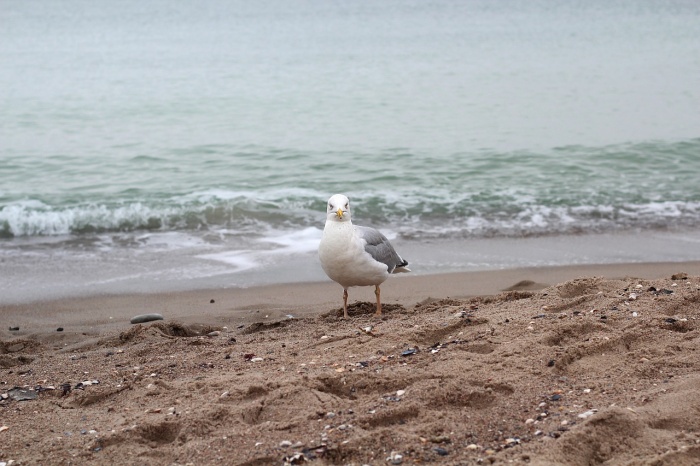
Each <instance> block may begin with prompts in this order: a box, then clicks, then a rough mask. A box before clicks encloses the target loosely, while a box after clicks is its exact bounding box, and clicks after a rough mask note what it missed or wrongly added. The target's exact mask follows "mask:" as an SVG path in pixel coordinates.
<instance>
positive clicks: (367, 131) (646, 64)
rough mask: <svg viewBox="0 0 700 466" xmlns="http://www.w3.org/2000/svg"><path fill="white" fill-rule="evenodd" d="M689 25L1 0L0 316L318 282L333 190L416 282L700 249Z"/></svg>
mask: <svg viewBox="0 0 700 466" xmlns="http://www.w3.org/2000/svg"><path fill="white" fill-rule="evenodd" d="M699 21H700V3H698V2H695V1H682V0H676V1H667V2H656V1H590V2H548V1H532V2H521V1H503V2H492V1H486V0H484V1H468V2H452V1H447V0H442V1H382V2H330V1H320V0H310V1H305V2H284V1H267V2H244V1H224V0H211V1H207V2H202V3H201V4H198V3H194V2H173V1H153V2H136V1H125V2H108V1H82V0H57V1H55V2H49V3H46V2H39V1H25V2H3V3H2V8H0V24H2V25H3V26H2V28H0V63H2V66H1V67H0V302H15V301H22V300H28V299H42V298H48V297H56V296H63V295H72V294H85V293H94V292H101V293H102V292H129V291H157V290H165V289H181V288H185V287H200V286H215V287H218V286H248V285H254V284H260V283H270V282H283V281H299V280H321V279H324V276H323V273H322V271H320V267H319V266H318V263H317V259H316V255H315V251H316V246H317V243H318V240H319V238H320V232H321V229H322V228H323V222H324V218H325V215H324V211H325V202H326V200H327V198H328V197H329V196H330V195H332V194H334V193H336V192H343V193H345V194H347V195H348V196H350V198H351V202H352V207H353V214H354V219H355V221H356V222H357V223H360V224H365V225H372V226H375V227H378V228H380V229H381V230H383V231H384V232H385V233H387V235H388V236H389V237H390V238H392V239H393V241H395V242H396V245H397V247H399V246H400V248H401V252H402V254H403V255H404V256H406V257H407V258H408V259H409V262H411V263H412V269H413V270H414V271H416V272H417V273H433V272H439V271H448V270H449V271H451V270H473V269H483V268H501V267H512V266H528V265H546V264H558V263H572V262H574V263H577V262H590V261H597V262H615V261H639V260H689V259H698V258H700V247H697V246H698V244H697V243H698V240H697V238H698V236H700V235H698V232H699V231H700V33H698V28H697V25H698V24H699ZM591 238H593V239H591ZM640 241H641V242H640ZM562 242H563V243H562ZM557 244H565V245H566V246H564V247H557V246H556V245H557ZM548 245H550V246H552V247H549V248H548V247H547V246H548ZM404 251H407V252H408V253H406V252H404ZM485 251H486V252H485ZM505 251H507V252H505ZM532 251H537V253H536V254H534V253H532ZM409 253H410V254H413V255H412V257H411V256H409ZM416 259H417V260H416Z"/></svg>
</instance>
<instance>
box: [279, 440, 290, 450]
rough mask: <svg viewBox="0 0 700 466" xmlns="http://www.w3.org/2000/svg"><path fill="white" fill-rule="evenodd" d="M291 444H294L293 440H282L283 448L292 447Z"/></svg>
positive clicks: (281, 445)
mask: <svg viewBox="0 0 700 466" xmlns="http://www.w3.org/2000/svg"><path fill="white" fill-rule="evenodd" d="M291 446H292V442H290V441H289V440H282V441H281V442H280V447H281V448H288V447H291Z"/></svg>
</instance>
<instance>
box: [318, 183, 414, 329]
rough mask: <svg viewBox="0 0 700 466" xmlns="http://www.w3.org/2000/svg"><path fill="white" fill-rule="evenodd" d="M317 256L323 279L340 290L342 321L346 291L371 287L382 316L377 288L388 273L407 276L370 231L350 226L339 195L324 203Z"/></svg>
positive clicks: (401, 263)
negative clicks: (324, 212)
mask: <svg viewBox="0 0 700 466" xmlns="http://www.w3.org/2000/svg"><path fill="white" fill-rule="evenodd" d="M318 256H319V258H320V259H321V267H323V271H324V272H326V275H328V277H329V278H330V279H331V280H333V281H334V282H337V283H338V284H340V286H342V287H343V317H344V318H345V319H347V318H348V288H349V287H351V286H372V285H374V294H375V295H376V296H377V312H376V313H375V316H381V315H382V303H381V299H380V290H379V285H381V284H382V283H384V281H385V280H386V279H387V278H389V275H390V274H392V273H399V272H410V271H411V270H410V269H409V268H408V267H407V265H408V262H406V261H405V260H403V259H402V258H401V256H399V255H398V254H397V253H396V251H395V250H394V248H393V247H392V246H391V243H389V240H388V239H386V236H384V235H383V234H381V233H380V232H379V231H377V230H375V229H374V228H369V227H361V226H356V225H353V224H352V219H351V216H350V200H349V199H348V198H347V196H345V195H343V194H334V195H333V196H331V198H330V199H328V208H327V210H326V226H325V227H324V229H323V236H322V237H321V243H320V244H319V245H318Z"/></svg>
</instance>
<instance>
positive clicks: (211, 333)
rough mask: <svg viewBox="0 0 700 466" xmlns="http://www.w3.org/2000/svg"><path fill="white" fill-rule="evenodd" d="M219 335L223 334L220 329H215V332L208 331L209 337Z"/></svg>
mask: <svg viewBox="0 0 700 466" xmlns="http://www.w3.org/2000/svg"><path fill="white" fill-rule="evenodd" d="M219 335H221V332H220V331H218V330H214V331H213V332H209V333H207V336H208V337H218V336H219Z"/></svg>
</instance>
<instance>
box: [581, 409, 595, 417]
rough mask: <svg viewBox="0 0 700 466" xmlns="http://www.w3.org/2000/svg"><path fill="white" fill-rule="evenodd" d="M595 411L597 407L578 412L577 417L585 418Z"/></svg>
mask: <svg viewBox="0 0 700 466" xmlns="http://www.w3.org/2000/svg"><path fill="white" fill-rule="evenodd" d="M597 411H598V410H597V409H590V410H588V411H586V412H584V413H581V414H579V415H578V417H579V418H581V419H586V418H589V417H591V416H593V415H594V414H595V413H596V412H597Z"/></svg>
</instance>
